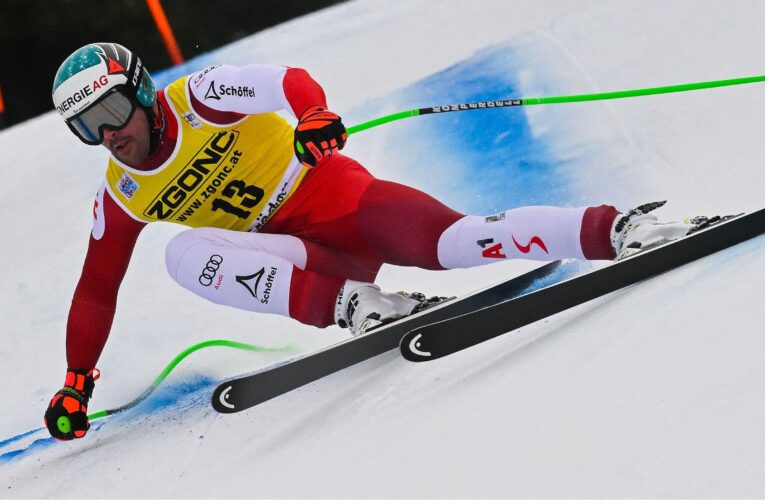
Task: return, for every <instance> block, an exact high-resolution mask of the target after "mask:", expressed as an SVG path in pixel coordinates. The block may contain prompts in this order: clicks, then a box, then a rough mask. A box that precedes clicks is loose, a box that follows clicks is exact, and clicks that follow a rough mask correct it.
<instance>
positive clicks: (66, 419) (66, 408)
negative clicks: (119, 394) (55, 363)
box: [45, 369, 100, 441]
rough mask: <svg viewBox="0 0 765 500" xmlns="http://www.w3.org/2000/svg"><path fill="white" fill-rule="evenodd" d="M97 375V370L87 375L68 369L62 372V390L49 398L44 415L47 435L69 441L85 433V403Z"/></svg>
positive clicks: (86, 413) (86, 406) (86, 425)
mask: <svg viewBox="0 0 765 500" xmlns="http://www.w3.org/2000/svg"><path fill="white" fill-rule="evenodd" d="M99 375H100V373H99V371H98V370H97V369H93V370H90V371H89V372H85V371H82V370H70V371H68V372H67V373H66V381H65V382H64V387H63V388H62V389H61V390H60V391H58V392H57V393H56V394H55V395H54V396H53V398H52V399H51V400H50V404H48V409H47V410H46V412H45V426H46V427H47V428H48V432H50V435H51V436H53V437H54V438H56V439H59V440H61V441H69V440H71V439H77V438H81V437H83V436H84V435H85V433H86V432H88V429H89V428H90V421H89V420H88V401H89V400H90V397H91V396H92V395H93V387H94V386H95V381H96V380H98V377H99Z"/></svg>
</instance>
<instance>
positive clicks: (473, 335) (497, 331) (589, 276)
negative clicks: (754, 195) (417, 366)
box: [399, 209, 765, 361]
mask: <svg viewBox="0 0 765 500" xmlns="http://www.w3.org/2000/svg"><path fill="white" fill-rule="evenodd" d="M763 232H765V209H761V210H758V211H756V212H752V213H750V214H747V215H741V216H738V217H735V218H731V219H729V220H723V221H721V222H719V223H718V224H715V225H710V226H708V227H705V228H701V229H700V230H698V231H695V232H693V233H691V234H689V235H688V236H685V237H683V238H681V239H679V240H676V241H673V242H670V243H667V244H665V245H662V246H659V247H655V248H653V249H649V250H645V251H643V252H640V253H638V254H636V255H633V256H631V257H628V258H626V259H623V260H619V261H616V262H614V263H613V264H610V265H608V266H606V267H603V268H599V269H596V270H594V271H590V272H588V273H586V274H583V275H580V276H576V277H573V278H570V279H567V280H565V281H561V282H558V283H556V284H553V285H551V286H549V287H546V288H542V289H538V290H536V291H532V292H530V293H527V294H525V295H521V296H519V297H517V298H514V299H509V300H507V301H503V302H500V303H497V304H493V305H489V306H488V307H485V308H483V309H480V310H474V311H471V312H468V313H466V314H463V315H461V316H457V317H451V318H445V319H444V320H440V321H438V322H433V323H431V324H429V325H424V326H418V327H416V328H414V329H412V330H411V331H409V332H408V333H407V334H406V335H404V336H403V338H402V339H401V343H400V346H399V348H400V350H401V353H402V354H403V356H404V357H405V358H406V359H408V360H409V361H430V360H433V359H438V358H441V357H443V356H447V355H449V354H452V353H455V352H457V351H461V350H462V349H466V348H468V347H471V346H474V345H476V344H479V343H481V342H484V341H486V340H489V339H492V338H494V337H497V336H499V335H502V334H504V333H507V332H511V331H514V330H517V329H518V328H521V327H523V326H526V325H529V324H531V323H533V322H535V321H539V320H540V319H543V318H546V317H548V316H551V315H553V314H557V313H559V312H562V311H565V310H567V309H570V308H572V307H575V306H577V305H580V304H583V303H585V302H588V301H590V300H593V299H595V298H597V297H601V296H603V295H606V294H608V293H611V292H614V291H616V290H619V289H621V288H624V287H626V286H629V285H632V284H635V283H638V282H640V281H643V280H646V279H648V278H652V277H654V276H657V275H659V274H661V273H664V272H667V271H669V270H671V269H674V268H677V267H680V266H682V265H684V264H687V263H690V262H693V261H695V260H697V259H700V258H702V257H706V256H708V255H711V254H713V253H715V252H718V251H720V250H724V249H726V248H729V247H731V246H733V245H736V244H738V243H741V242H744V241H746V240H749V239H751V238H754V237H756V236H758V235H761V234H763Z"/></svg>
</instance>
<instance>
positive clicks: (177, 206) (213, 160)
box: [143, 130, 239, 220]
mask: <svg viewBox="0 0 765 500" xmlns="http://www.w3.org/2000/svg"><path fill="white" fill-rule="evenodd" d="M238 138H239V132H238V131H236V130H230V131H225V132H219V133H217V134H215V135H213V136H212V137H211V138H210V140H209V141H207V144H205V146H204V147H203V148H202V149H201V150H200V151H199V152H198V153H197V154H196V155H195V156H194V157H193V158H192V159H191V160H190V161H189V162H188V163H187V164H186V166H185V167H183V169H181V171H180V172H179V173H178V175H176V176H175V177H174V178H173V180H171V181H170V182H169V183H168V184H167V186H165V187H164V188H163V189H162V191H161V192H160V193H159V195H157V197H156V198H154V199H153V200H152V201H151V203H149V206H148V208H147V209H146V210H145V211H144V212H143V215H144V216H145V217H148V218H151V219H157V220H167V219H169V218H170V217H172V216H173V215H174V214H176V213H178V212H181V211H182V210H183V209H184V207H185V206H186V205H187V204H188V203H189V202H190V201H191V200H192V199H194V195H195V194H196V193H197V191H199V189H200V188H201V187H202V186H203V185H204V184H205V182H206V181H207V180H208V179H209V178H210V177H212V176H213V175H214V174H215V172H216V171H218V170H219V169H220V168H221V166H222V165H223V164H224V163H225V161H226V158H227V157H228V153H229V152H231V151H233V149H234V146H235V145H236V141H237V139H238ZM234 154H235V155H236V152H234ZM226 168H229V167H226ZM224 170H225V168H224ZM195 203H199V204H200V205H201V201H199V200H196V201H195Z"/></svg>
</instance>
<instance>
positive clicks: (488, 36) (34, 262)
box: [0, 0, 765, 497]
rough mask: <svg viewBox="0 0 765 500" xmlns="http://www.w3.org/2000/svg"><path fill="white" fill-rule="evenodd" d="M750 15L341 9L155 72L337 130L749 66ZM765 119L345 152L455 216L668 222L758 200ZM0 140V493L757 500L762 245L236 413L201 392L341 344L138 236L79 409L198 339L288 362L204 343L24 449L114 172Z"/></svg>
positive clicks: (718, 10) (760, 13)
mask: <svg viewBox="0 0 765 500" xmlns="http://www.w3.org/2000/svg"><path fill="white" fill-rule="evenodd" d="M763 18H765V4H764V3H762V2H758V1H756V0H752V1H732V2H730V1H728V2H722V1H720V2H712V1H709V2H699V1H669V2H668V1H640V2H625V1H594V0H593V1H569V2H558V1H547V2H539V1H531V0H529V1H513V2H510V1H496V2H489V1H469V0H460V1H445V0H432V1H426V0H400V1H394V2H385V4H384V6H383V5H382V4H381V3H380V2H377V1H373V0H359V1H353V2H348V3H345V4H343V5H340V6H337V7H335V8H331V9H327V10H324V11H321V12H319V13H316V14H314V15H311V16H307V17H305V18H302V19H299V20H296V21H294V22H290V23H287V24H284V25H281V26H278V27H276V28H273V29H270V30H268V31H265V32H262V33H259V34H256V35H254V36H251V37H249V38H246V39H244V40H242V41H240V42H237V43H235V44H232V45H230V46H228V47H225V48H223V49H221V50H218V51H215V52H211V53H208V54H205V55H204V56H202V57H199V58H197V59H195V60H193V61H190V62H189V63H188V64H186V65H185V66H184V67H182V68H175V69H173V70H171V71H166V72H161V71H155V76H156V77H157V80H158V81H160V82H162V83H163V84H166V83H167V82H169V81H171V80H172V78H174V77H176V76H179V75H181V74H183V73H185V72H190V71H192V70H195V69H199V68H202V67H204V66H206V65H208V64H212V63H217V62H227V63H233V64H247V63H250V62H261V63H279V64H286V65H290V66H298V67H305V68H307V69H309V71H310V72H311V73H312V74H313V76H314V77H315V78H316V80H318V81H319V82H321V83H322V84H323V86H324V88H325V89H326V92H327V94H328V97H329V102H330V103H331V107H332V108H333V109H334V110H336V111H338V112H339V113H341V114H342V115H343V116H344V119H345V121H346V123H347V124H349V125H352V124H356V123H359V122H361V121H364V120H367V119H371V118H374V117H377V116H380V115H383V114H387V113H391V112H396V111H400V110H404V109H411V108H415V107H422V106H430V105H441V104H451V103H459V102H468V101H474V100H479V99H489V98H491V99H494V98H509V97H541V96H547V95H565V94H573V93H591V92H599V91H610V90H622V89H631V88H642V87H652V86H660V85H671V84H679V83H686V82H695V81H707V80H716V79H723V78H734V77H742V76H753V75H760V74H763V73H765V63H763V54H765V32H764V31H763V29H762V19H763ZM51 78H52V75H51ZM40 98H41V99H47V98H48V96H40ZM764 123H765V85H763V84H753V85H747V86H738V87H729V88H723V89H716V90H707V91H698V92H688V93H681V94H672V95H663V96H654V97H645V98H635V99H625V100H620V101H606V102H593V103H584V104H571V105H547V106H535V107H530V108H515V109H503V110H489V111H475V112H467V113H457V114H452V115H443V116H427V117H426V116H423V117H418V118H410V119H408V120H405V121H401V122H397V123H394V124H389V125H385V126H382V127H380V128H377V129H373V130H369V131H366V132H363V133H359V134H358V135H355V136H352V137H351V139H350V141H349V143H348V146H347V148H346V150H345V153H347V154H349V155H351V156H353V157H355V158H357V159H358V160H359V161H361V162H362V163H363V164H364V165H366V166H367V167H368V168H369V169H370V170H371V171H372V172H374V173H375V174H376V175H378V176H379V177H382V178H386V179H392V180H396V181H399V182H403V183H406V184H410V185H413V186H416V187H419V188H421V189H423V190H425V191H427V192H430V193H432V194H434V195H436V196H438V197H439V198H441V199H443V200H444V201H445V202H446V203H448V204H449V205H451V206H453V207H454V208H455V209H457V210H461V211H464V212H467V213H474V214H490V213H493V212H496V211H498V210H502V209H506V208H511V207H517V206H523V205H527V204H549V205H566V206H575V205H590V204H601V203H610V204H615V205H616V206H618V207H620V208H621V209H624V210H626V209H629V208H631V207H633V206H635V205H637V204H640V203H643V202H647V201H652V200H657V199H668V200H669V204H668V205H667V206H666V207H665V208H664V209H662V211H661V213H660V215H661V216H662V217H663V218H676V217H684V216H688V215H695V214H716V213H737V212H740V211H751V210H755V209H757V208H761V207H762V206H763V204H764V203H763V201H764V198H765V197H764V196H763V185H764V184H765V169H764V168H763V165H765V141H763V139H762V133H763V128H764V127H763V124H764ZM0 151H2V157H1V158H0V162H1V163H2V168H0V214H1V215H2V220H3V238H2V256H3V258H2V259H0V262H2V264H1V265H2V269H3V272H2V275H3V291H2V295H1V297H2V300H1V302H0V317H2V328H0V340H1V341H2V349H0V364H1V365H2V366H3V371H4V374H5V377H4V381H5V383H4V386H3V387H4V394H3V401H4V404H3V411H2V412H1V413H0V454H2V458H0V496H7V497H136V496H138V497H140V496H163V497H165V496H171V497H172V496H177V497H225V496H248V497H295V496H298V497H370V496H375V497H380V496H382V497H512V496H523V497H528V496H576V497H580V496H587V497H591V496H594V497H613V496H631V497H645V496H651V497H653V496H673V497H677V496H694V497H701V496H704V497H706V496H726V497H728V496H736V497H739V496H765V474H763V473H762V471H763V470H765V391H764V390H763V387H764V386H765V362H763V360H764V359H765V335H763V333H765V331H764V330H765V328H763V325H762V315H761V308H762V303H763V285H762V283H763V282H765V239H763V238H762V237H761V238H758V239H755V240H752V241H750V242H747V243H745V244H742V245H739V246H737V247H735V248H732V249H730V250H728V251H725V252H721V253H720V254H717V255H714V256H712V257H709V258H706V259H703V260H701V261H699V262H697V263H694V264H691V265H688V266H686V267H684V268H682V269H679V270H676V271H673V272H670V273H668V274H665V275H663V276H661V277H659V278H656V279H653V280H650V281H648V282H645V283H641V284H639V285H636V286H633V287H630V288H629V289H626V290H622V291H620V292H618V293H614V294H611V295H610V296H607V297H604V298H602V299H599V300H596V301H594V302H592V303H589V304H586V305H583V306H580V307H578V308H575V309H573V310H571V311H569V312H565V313H563V314H558V315H556V316H553V317H551V318H549V320H547V321H543V322H540V323H538V324H534V325H532V326H529V327H527V328H523V329H522V330H520V331H516V332H512V333H510V334H508V335H505V336H503V337H501V338H498V339H495V340H493V341H491V342H487V343H485V344H483V345H481V346H478V347H476V348H473V349H470V350H468V351H465V352H464V353H461V354H459V355H455V356H453V357H450V358H447V359H444V360H441V361H439V362H434V363H430V364H423V365H414V364H409V363H407V362H406V361H404V360H402V359H401V358H400V357H399V356H398V355H397V353H390V354H386V355H383V356H380V357H378V358H375V359H373V360H370V361H368V362H365V363H361V364H359V365H357V366H354V367H352V368H351V369H348V370H345V371H343V372H340V373H337V374H335V375H333V376H331V377H328V378H326V379H324V380H321V381H319V382H316V383H314V384H311V385H309V386H306V387H304V388H302V389H300V390H297V391H293V392H292V393H289V394H287V395H284V396H282V397H279V398H277V399H275V400H272V401H270V402H268V403H266V404H263V405H262V406H260V407H256V408H254V409H252V410H250V411H247V412H244V413H242V414H237V415H230V416H224V415H218V414H216V413H214V412H213V411H212V410H211V409H210V408H209V405H208V399H209V396H210V393H211V391H212V386H213V385H214V383H215V382H216V381H218V380H220V379H222V378H225V377H228V376H232V375H234V374H237V373H241V372H245V371H249V370H252V369H255V368H258V367H261V366H265V365H267V364H270V363H274V362H276V361H278V360H279V359H282V358H284V357H286V356H291V355H294V354H295V353H296V352H297V353H305V352H311V351H313V350H315V349H317V348H319V347H321V346H324V345H328V344H330V343H332V342H336V341H338V340H341V339H343V338H345V336H346V335H347V334H346V332H344V331H342V330H340V329H338V328H334V327H333V328H329V329H326V330H324V331H320V330H316V329H313V328H310V327H307V326H303V325H299V324H296V323H295V322H293V321H291V320H289V319H286V318H279V317H264V316H257V315H253V314H250V313H246V312H242V311H237V310H234V309H229V308H224V307H219V306H215V305H212V304H209V303H206V302H204V301H203V300H202V299H200V298H198V297H196V296H194V295H192V294H190V293H188V292H187V291H185V290H183V289H181V288H179V287H178V286H177V285H175V284H174V283H173V282H172V280H171V279H170V278H169V276H167V274H166V272H165V269H164V264H163V255H164V246H165V244H166V242H167V241H168V239H169V238H170V237H171V236H172V235H174V234H175V233H177V232H178V231H180V230H182V229H183V228H181V227H179V226H174V225H171V224H164V225H163V224H154V225H152V226H151V227H149V228H148V229H147V230H145V231H144V233H143V234H142V235H141V238H140V240H139V243H138V246H137V249H136V253H135V257H134V260H133V262H132V264H131V267H130V270H129V271H128V276H127V278H126V279H125V282H124V284H123V286H122V290H121V293H120V298H119V305H118V314H117V317H116V320H115V323H114V327H113V330H112V335H111V338H110V341H109V343H108V344H107V347H106V350H105V351H104V353H103V356H102V358H101V360H100V363H99V367H100V368H101V370H102V372H103V376H102V379H101V380H100V381H99V382H98V384H97V387H96V391H95V397H94V399H93V400H92V402H91V410H93V411H96V410H100V409H105V408H110V407H114V406H117V405H120V404H123V403H125V402H127V401H129V400H130V399H132V398H133V397H135V396H136V395H138V394H139V393H140V392H141V391H142V390H143V389H144V388H145V387H146V386H148V385H149V384H150V383H151V381H152V380H153V379H154V377H155V376H156V374H157V373H159V372H160V370H162V368H163V367H164V366H165V364H166V363H167V362H169V360H170V359H171V358H172V357H173V356H174V355H175V354H176V353H178V352H179V351H181V350H182V349H184V348H185V347H187V346H189V345H191V344H194V343H196V342H199V341H202V340H207V339H211V338H228V339H232V340H239V341H243V342H248V343H253V344H257V345H259V346H262V347H266V348H271V349H273V350H275V351H276V352H261V353H250V352H240V351H232V350H226V349H222V348H210V349H206V350H203V351H200V352H198V353H195V354H193V355H192V356H191V357H189V358H188V359H187V360H186V361H185V362H184V363H182V364H181V366H179V367H178V368H177V369H176V371H175V372H173V373H172V374H171V375H170V377H169V378H168V380H167V381H166V384H165V386H164V387H163V388H161V389H160V390H159V391H158V394H156V395H154V396H152V397H151V398H150V399H149V400H148V401H147V402H146V403H145V404H142V405H140V406H139V407H137V408H135V409H133V410H130V411H128V412H125V413H123V414H120V415H117V416H115V417H111V418H107V419H103V420H99V421H96V422H94V425H93V428H92V429H91V432H90V433H89V434H88V436H87V437H86V438H85V439H82V440H79V441H77V442H71V443H56V442H54V441H52V440H51V439H44V438H45V434H44V433H43V432H31V433H29V434H24V433H26V432H27V431H31V430H33V429H36V428H38V427H39V426H40V425H41V423H42V414H43V412H44V409H45V405H46V404H47V402H48V400H49V398H50V396H51V395H52V394H53V393H54V392H55V391H56V390H57V389H58V388H59V387H60V384H61V383H62V382H63V378H64V371H65V368H66V366H65V358H64V330H65V324H66V317H67V312H68V307H69V301H70V297H71V294H72V291H73V289H74V285H75V283H76V281H77V278H78V276H79V273H80V266H81V263H82V261H83V257H84V252H85V249H86V244H87V238H88V234H89V231H90V223H91V221H90V217H91V216H90V214H91V210H92V203H93V195H94V194H95V190H96V188H97V186H98V184H99V182H100V177H101V175H102V172H103V169H104V166H105V158H106V154H105V151H104V150H103V149H101V148H88V147H85V146H83V145H82V144H80V143H79V142H78V141H77V139H76V138H74V137H73V136H72V135H71V134H70V132H69V131H68V130H67V128H66V126H64V124H63V123H61V121H60V120H59V118H58V117H57V116H56V115H55V114H54V113H53V112H51V113H48V114H46V115H43V116H40V117H39V118H36V119H34V120H30V121H28V122H26V123H23V124H21V125H18V126H16V127H13V128H11V129H9V130H6V131H3V132H2V133H0ZM530 266H531V264H530V263H528V262H510V263H504V264H500V265H495V266H490V267H486V268H482V269H475V270H468V271H450V272H442V273H435V272H425V271H419V270H414V269H405V268H393V267H386V268H384V270H383V272H382V274H381V276H380V279H379V283H380V284H381V285H382V286H384V287H385V288H392V289H397V290H398V289H404V290H406V289H417V290H421V291H423V292H426V293H439V294H458V293H462V292H465V291H468V290H470V289H473V288H476V287H479V286H482V285H485V284H488V283H491V282H494V281H496V280H498V279H502V278H505V277H509V276H512V275H514V274H517V273H519V272H521V271H523V270H525V269H528V268H529V267H530ZM478 327H479V326H477V328H478ZM19 435H22V436H21V437H18V436H19Z"/></svg>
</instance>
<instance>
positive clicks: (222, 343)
mask: <svg viewBox="0 0 765 500" xmlns="http://www.w3.org/2000/svg"><path fill="white" fill-rule="evenodd" d="M206 347H230V348H233V349H242V350H245V351H254V352H294V351H295V350H296V348H295V346H293V345H291V344H290V345H286V346H282V347H260V346H256V345H251V344H243V343H242V342H235V341H233V340H208V341H206V342H200V343H199V344H194V345H193V346H191V347H189V348H188V349H185V350H184V351H183V352H181V353H180V354H178V355H177V356H176V357H175V358H173V360H172V361H170V363H169V364H168V365H167V366H166V367H165V369H164V370H162V373H160V374H159V375H158V376H157V378H155V379H154V382H152V383H151V385H150V386H149V387H148V388H147V389H146V390H145V391H143V392H142V393H141V394H140V395H139V396H138V397H137V398H135V399H134V400H133V401H131V402H129V403H127V404H124V405H122V406H118V407H117V408H112V409H109V410H103V411H98V412H95V413H92V414H90V415H88V418H89V419H90V420H97V419H99V418H103V417H106V416H109V415H114V414H115V413H119V412H122V411H125V410H128V409H130V408H133V407H134V406H136V405H137V404H138V403H140V402H141V401H143V400H144V399H146V398H147V397H149V395H150V394H151V393H152V392H154V390H155V389H156V388H157V387H159V385H160V384H161V383H162V382H163V381H164V380H165V379H166V378H167V376H168V375H170V372H172V371H173V369H175V367H176V366H178V363H180V362H181V361H183V360H184V359H185V358H186V357H187V356H189V355H190V354H191V353H194V352H196V351H198V350H200V349H204V348H206Z"/></svg>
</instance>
